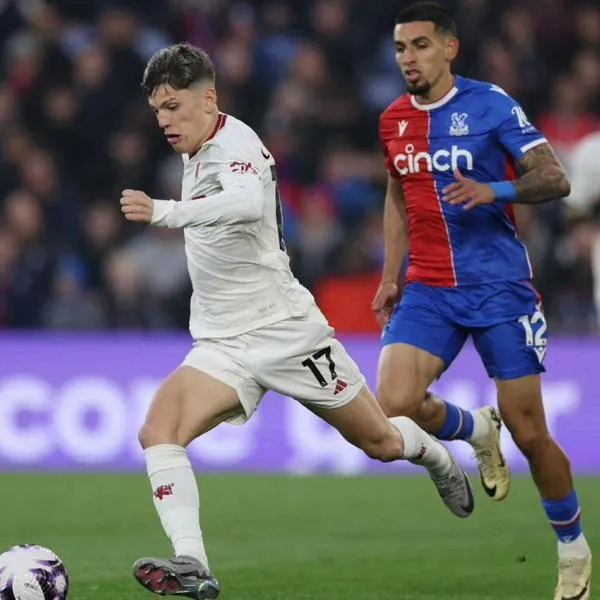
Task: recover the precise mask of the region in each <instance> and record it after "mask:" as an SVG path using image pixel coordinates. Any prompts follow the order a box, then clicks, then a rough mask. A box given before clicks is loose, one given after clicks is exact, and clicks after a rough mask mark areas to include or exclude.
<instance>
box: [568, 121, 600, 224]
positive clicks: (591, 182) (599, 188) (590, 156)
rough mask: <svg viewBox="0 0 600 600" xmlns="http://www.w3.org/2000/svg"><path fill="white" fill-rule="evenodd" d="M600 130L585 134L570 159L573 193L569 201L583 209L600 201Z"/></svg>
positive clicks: (570, 203)
mask: <svg viewBox="0 0 600 600" xmlns="http://www.w3.org/2000/svg"><path fill="white" fill-rule="evenodd" d="M598 156H600V131H596V132H594V133H591V134H589V135H587V136H585V137H584V138H583V139H582V140H581V141H579V142H578V143H577V145H576V146H575V148H573V151H572V153H571V157H570V160H569V163H570V169H569V175H570V178H571V194H570V196H569V197H568V198H567V203H568V204H569V205H570V206H571V207H573V208H575V209H577V210H581V211H584V212H585V211H588V210H590V209H591V208H592V207H593V206H594V205H595V204H597V203H598V202H600V176H599V174H598V166H599V165H600V160H599V159H598Z"/></svg>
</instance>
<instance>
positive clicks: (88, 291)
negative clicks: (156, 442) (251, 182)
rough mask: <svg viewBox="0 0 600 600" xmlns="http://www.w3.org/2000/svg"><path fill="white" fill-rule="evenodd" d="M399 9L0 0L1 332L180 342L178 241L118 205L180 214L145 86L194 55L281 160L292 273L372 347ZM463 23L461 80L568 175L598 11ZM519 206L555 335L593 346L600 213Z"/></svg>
mask: <svg viewBox="0 0 600 600" xmlns="http://www.w3.org/2000/svg"><path fill="white" fill-rule="evenodd" d="M401 7H402V0H393V1H392V0H378V1H377V10H375V9H374V6H373V5H372V3H368V2H361V1H359V0H355V1H354V0H246V1H228V0H121V1H116V0H85V1H84V0H0V57H1V61H0V153H1V161H0V327H5V328H49V329H106V328H109V329H119V330H125V329H171V328H179V329H185V328H186V327H187V320H188V316H189V306H188V305H189V293H190V284H189V281H188V276H187V270H186V263H185V256H184V252H183V240H182V235H181V232H179V231H172V230H163V229H147V228H141V227H136V226H134V225H132V224H129V223H126V222H124V221H123V220H122V219H121V216H120V213H119V205H118V200H119V197H120V192H121V190H122V189H123V188H126V187H127V188H138V189H142V190H144V191H146V192H147V193H148V194H149V195H151V196H153V197H155V198H178V197H179V192H180V190H179V185H180V174H181V159H180V157H178V156H176V155H173V153H172V151H171V150H170V148H169V147H168V145H167V143H166V142H165V141H164V139H163V137H162V136H161V135H160V132H159V130H158V128H157V127H156V124H155V121H154V115H153V114H152V112H151V111H150V109H149V108H148V105H147V101H146V99H145V98H144V97H143V95H142V94H141V92H140V89H139V82H140V79H141V75H142V71H143V68H144V65H145V62H146V61H147V60H148V58H149V57H150V56H151V55H152V54H153V53H154V52H155V51H156V50H157V49H159V48H161V47H163V46H165V45H168V44H170V43H173V42H174V41H181V40H188V41H190V42H192V43H194V44H196V45H199V46H202V47H203V48H205V49H206V50H207V51H208V52H209V53H210V54H211V55H212V57H213V59H214V61H215V63H216V66H217V72H218V82H217V87H218V92H219V96H220V102H219V103H220V108H221V110H223V111H224V112H228V113H232V114H234V115H235V116H237V117H239V118H241V119H243V120H245V121H246V122H247V123H248V124H250V125H251V126H253V127H254V128H255V129H256V130H257V131H258V132H259V133H260V135H261V136H262V137H263V140H264V141H265V143H266V145H267V146H268V147H269V148H270V150H271V151H272V152H273V154H274V156H275V158H276V161H277V164H278V176H279V181H280V188H281V195H282V197H283V199H284V203H285V214H284V222H285V234H286V238H287V244H288V249H289V253H290V257H291V260H292V264H293V268H294V270H295V273H296V275H297V276H298V278H299V279H300V280H301V281H302V282H303V283H304V284H305V285H307V286H308V287H309V288H310V289H311V290H312V291H314V292H315V294H316V295H317V297H318V298H319V299H320V300H321V301H322V302H323V304H324V308H325V311H326V313H328V316H330V318H331V320H332V322H333V323H334V325H337V327H338V329H339V328H341V329H342V331H343V330H362V331H366V330H375V322H374V320H373V319H372V318H371V316H370V314H369V303H370V300H371V297H372V293H373V291H374V289H373V287H374V286H375V285H376V282H377V278H378V274H379V269H380V267H381V263H382V258H383V239H382V207H383V195H384V194H383V190H384V185H385V177H386V175H385V171H384V168H383V161H382V156H381V153H380V148H379V143H378V139H377V131H378V127H377V125H378V118H379V115H380V113H381V112H382V110H384V109H385V107H386V106H387V105H388V104H389V103H390V102H391V101H392V100H393V99H394V98H395V97H397V96H398V95H400V94H402V93H403V91H404V87H403V82H402V78H401V76H400V74H399V72H398V69H397V66H396V64H395V57H394V50H393V40H392V30H393V23H394V18H395V15H396V13H397V12H398V10H399V9H400V8H401ZM451 7H452V8H453V9H454V10H456V14H457V20H458V25H459V30H460V37H461V40H462V46H461V55H460V60H459V63H458V64H457V66H456V67H457V71H458V72H460V73H461V74H463V75H465V76H469V77H475V78H479V79H486V80H490V81H492V82H494V83H497V84H498V85H500V86H502V87H503V88H504V89H505V90H507V91H508V92H509V93H510V94H512V95H513V96H515V97H516V98H517V99H518V100H519V101H520V102H521V103H522V104H523V106H524V107H525V110H526V112H527V113H528V115H529V117H530V120H531V121H533V122H534V123H536V124H537V125H538V126H539V128H540V129H542V131H543V132H544V133H545V134H546V136H547V137H548V139H549V140H550V141H551V143H552V144H553V145H554V147H555V149H556V150H557V152H558V153H559V154H560V157H561V158H562V159H563V161H564V162H565V165H566V166H567V167H568V168H569V169H571V167H572V165H571V162H572V156H573V151H574V149H575V148H576V146H577V144H578V143H579V142H580V141H581V140H582V139H584V138H585V136H586V135H588V134H590V133H591V132H593V131H597V130H600V6H599V4H598V2H597V1H596V2H594V1H591V2H585V1H581V2H580V1H578V0H570V1H568V0H518V1H510V0H507V1H502V2H500V1H498V0H462V1H459V2H455V3H454V4H452V5H451ZM598 166H599V167H600V158H598ZM599 170H600V169H599ZM599 200H600V198H599ZM592 204H593V203H592ZM518 208H519V211H518V222H519V229H520V233H521V236H522V238H523V239H524V241H525V242H526V244H527V246H528V248H529V251H530V254H531V259H532V262H533V266H534V269H535V272H536V284H537V285H538V287H539V289H540V291H541V293H542V295H543V297H544V302H545V307H546V312H547V316H548V319H549V321H550V326H551V327H552V328H553V329H554V331H559V332H568V333H573V332H577V333H581V332H585V333H592V332H596V331H597V330H598V318H597V317H598V316H597V311H596V307H595V301H594V298H595V293H594V268H593V255H594V247H595V244H596V241H595V240H596V237H597V233H596V221H595V215H594V210H592V209H590V210H587V209H586V210H583V211H582V210H577V211H575V210H573V209H572V208H570V207H569V205H568V204H567V203H565V202H555V203H551V204H547V205H543V206H540V207H524V206H519V207H518ZM358 315H360V317H359V316H358Z"/></svg>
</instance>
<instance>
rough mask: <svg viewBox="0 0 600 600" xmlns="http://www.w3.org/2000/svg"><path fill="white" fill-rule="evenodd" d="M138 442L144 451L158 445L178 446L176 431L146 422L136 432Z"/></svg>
mask: <svg viewBox="0 0 600 600" xmlns="http://www.w3.org/2000/svg"><path fill="white" fill-rule="evenodd" d="M138 441H139V443H140V446H141V447H142V448H143V449H144V450H145V449H146V448H151V447H152V446H158V445H159V444H178V445H181V444H180V440H179V439H178V436H177V431H176V430H172V429H171V428H168V427H166V426H165V425H164V424H162V425H161V424H159V423H154V422H153V421H147V422H146V423H144V425H142V427H141V429H140V430H139V432H138Z"/></svg>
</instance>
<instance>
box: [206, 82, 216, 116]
mask: <svg viewBox="0 0 600 600" xmlns="http://www.w3.org/2000/svg"><path fill="white" fill-rule="evenodd" d="M216 106H217V90H215V88H214V87H212V86H209V87H207V88H206V89H205V90H204V108H205V109H206V112H213V111H214V109H215V107H216Z"/></svg>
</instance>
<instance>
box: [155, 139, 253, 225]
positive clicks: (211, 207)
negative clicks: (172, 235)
mask: <svg viewBox="0 0 600 600" xmlns="http://www.w3.org/2000/svg"><path fill="white" fill-rule="evenodd" d="M244 150H245V151H240V150H237V151H236V152H233V153H231V152H226V151H223V152H221V157H220V161H219V163H218V166H217V169H216V173H215V175H216V179H217V181H218V182H219V185H220V188H221V190H220V191H219V192H217V193H215V194H213V195H210V196H202V197H197V198H191V199H188V200H185V201H181V202H174V201H172V200H154V201H153V202H154V213H153V216H152V225H156V226H158V227H170V228H179V227H198V226H202V225H205V226H206V225H217V224H221V225H234V224H237V223H250V222H253V221H257V220H258V219H260V217H261V215H262V208H263V185H262V178H261V174H260V170H259V165H258V162H259V160H260V159H258V157H257V156H256V152H254V151H253V149H251V148H245V149H244Z"/></svg>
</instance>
